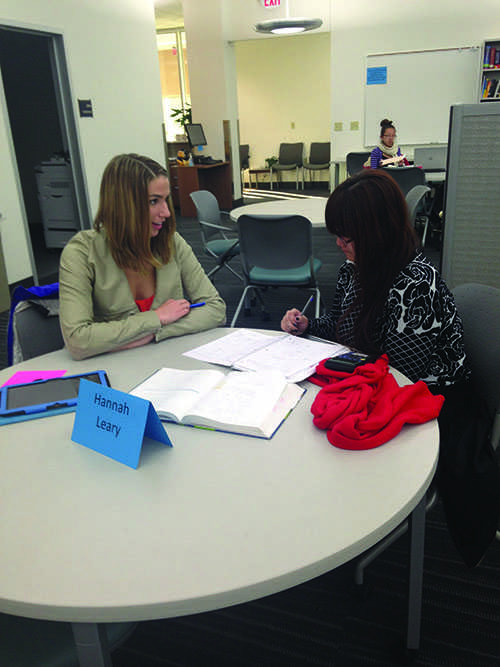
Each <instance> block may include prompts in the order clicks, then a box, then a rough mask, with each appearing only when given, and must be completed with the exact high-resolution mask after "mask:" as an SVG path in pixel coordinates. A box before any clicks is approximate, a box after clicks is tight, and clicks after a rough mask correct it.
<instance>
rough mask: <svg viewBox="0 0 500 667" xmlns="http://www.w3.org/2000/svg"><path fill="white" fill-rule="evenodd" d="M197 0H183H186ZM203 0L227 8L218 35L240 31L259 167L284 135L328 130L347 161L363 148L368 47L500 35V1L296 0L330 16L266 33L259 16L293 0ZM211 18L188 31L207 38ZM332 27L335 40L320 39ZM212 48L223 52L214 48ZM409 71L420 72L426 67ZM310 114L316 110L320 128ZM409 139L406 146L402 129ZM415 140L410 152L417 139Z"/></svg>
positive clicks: (413, 46) (432, 44) (241, 90)
mask: <svg viewBox="0 0 500 667" xmlns="http://www.w3.org/2000/svg"><path fill="white" fill-rule="evenodd" d="M196 2H197V0H184V6H186V3H189V4H192V5H194V4H196ZM221 3H222V4H221ZM198 4H199V3H198ZM203 4H204V6H205V5H206V8H207V9H206V10H205V11H206V12H207V14H209V13H210V12H211V13H212V16H214V15H215V11H214V7H215V5H217V7H218V10H217V11H218V12H219V13H220V10H222V16H223V18H222V19H220V18H219V19H218V20H221V21H222V23H221V26H222V33H221V34H220V35H219V36H218V39H219V38H220V39H224V40H226V41H227V40H229V41H234V40H236V43H235V51H236V58H237V81H238V112H237V113H238V117H239V121H240V134H241V141H242V143H249V144H250V148H251V152H252V158H251V164H252V166H255V167H258V166H262V165H263V160H264V158H265V157H268V156H269V155H270V154H272V153H274V152H276V150H277V148H278V147H279V143H280V142H281V141H287V140H289V139H290V140H292V139H295V140H297V141H300V140H303V141H304V142H305V144H306V145H307V146H309V143H310V142H311V141H318V140H322V139H323V135H324V134H325V133H326V135H327V136H325V139H327V138H328V135H330V136H331V140H332V148H333V156H334V157H335V158H337V159H339V160H343V159H345V155H346V153H348V152H349V151H351V150H364V145H363V141H364V139H363V138H364V74H365V57H366V55H368V54H376V53H386V52H394V51H412V50H413V51H419V50H423V49H436V48H447V47H458V46H470V45H475V44H481V43H482V42H483V41H484V40H487V39H492V38H498V37H500V14H499V12H498V7H499V0H476V1H475V2H473V3H465V2H457V1H456V0H438V2H436V0H404V2H402V1H401V0H351V1H350V2H339V1H338V0H289V9H290V15H295V16H298V15H300V16H306V17H309V18H313V17H320V18H322V19H323V21H324V25H323V27H322V28H321V29H320V30H319V31H315V32H311V33H308V34H304V35H300V36H297V37H267V36H261V35H258V34H257V33H255V32H254V30H253V25H254V23H255V22H256V21H257V20H264V19H267V18H275V17H277V16H285V3H283V7H282V8H280V9H276V10H264V9H263V8H262V6H261V4H260V2H259V1H258V0H207V1H206V2H205V3H203ZM205 18H206V17H205ZM211 20H212V19H209V20H208V22H207V21H205V22H204V23H202V22H201V21H199V22H198V26H197V29H196V31H195V32H193V33H191V35H189V27H188V26H186V30H187V32H188V39H189V38H190V39H191V42H192V43H194V42H195V41H197V40H198V39H201V40H202V41H205V42H206V39H207V37H206V35H204V34H203V33H204V32H210V27H211ZM324 31H326V34H324ZM326 35H328V39H329V40H330V44H329V45H328V44H327V42H326V41H321V40H322V39H325V40H326ZM316 47H317V48H316ZM214 57H215V58H219V56H218V53H217V52H216V51H214ZM210 58H211V52H210V48H207V49H205V52H204V60H203V64H202V66H203V68H207V67H209V66H210V65H209V64H208V60H209V59H210ZM219 73H220V74H221V73H222V70H219ZM408 74H409V76H414V77H418V72H409V73H408ZM190 76H191V77H192V76H194V72H193V71H192V68H191V72H190ZM198 83H199V84H200V90H199V95H200V96H201V97H203V95H206V96H209V95H210V86H209V85H208V84H207V85H205V86H203V81H202V80H201V79H200V80H199V81H198ZM436 94H439V91H436ZM328 96H330V97H328ZM200 112H201V113H203V112H202V111H201V109H200ZM422 113H425V100H423V102H422ZM308 116H310V117H311V118H314V127H311V126H310V124H309V123H308V120H307V118H308ZM201 119H202V118H201ZM293 121H295V124H296V125H295V130H292V129H291V126H290V124H291V122H293ZM352 121H355V122H356V121H357V122H358V123H359V130H351V129H350V127H351V122H352ZM334 122H342V123H343V130H342V131H341V132H334V131H333V127H334ZM299 124H300V127H298V125H299ZM401 142H402V145H403V148H405V145H404V137H401ZM408 148H409V151H408V152H409V153H410V154H411V153H412V150H413V147H411V146H410V147H408Z"/></svg>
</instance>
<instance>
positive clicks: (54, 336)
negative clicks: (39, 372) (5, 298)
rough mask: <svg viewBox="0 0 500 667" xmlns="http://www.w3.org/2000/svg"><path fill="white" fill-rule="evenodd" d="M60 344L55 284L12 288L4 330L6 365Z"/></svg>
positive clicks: (61, 343)
mask: <svg viewBox="0 0 500 667" xmlns="http://www.w3.org/2000/svg"><path fill="white" fill-rule="evenodd" d="M62 347H64V339H63V337H62V333H61V328H60V326H59V283H51V284H50V285H41V286H35V287H28V288H25V287H21V286H19V287H16V289H15V290H14V292H13V294H12V299H11V305H10V314H9V324H8V329H7V360H8V363H9V366H10V365H12V364H16V363H19V362H21V361H25V360H26V359H32V358H33V357H38V356H40V355H41V354H47V353H48V352H53V351H54V350H60V349H61V348H62Z"/></svg>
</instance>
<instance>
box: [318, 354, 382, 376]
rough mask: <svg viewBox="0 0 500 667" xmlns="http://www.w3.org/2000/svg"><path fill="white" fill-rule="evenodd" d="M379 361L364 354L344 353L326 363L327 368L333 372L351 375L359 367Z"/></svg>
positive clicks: (372, 356)
mask: <svg viewBox="0 0 500 667" xmlns="http://www.w3.org/2000/svg"><path fill="white" fill-rule="evenodd" d="M376 359H377V357H376V356H374V355H370V354H363V353H362V352H344V354H339V355H338V356H337V357H330V358H329V359H327V360H326V361H325V367H326V368H329V369H330V370H332V371H345V372H346V373H351V372H352V371H353V370H354V369H355V368H357V367H358V366H362V365H363V364H369V363H371V362H373V361H375V360H376Z"/></svg>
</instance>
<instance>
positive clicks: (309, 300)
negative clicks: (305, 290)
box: [290, 294, 314, 333]
mask: <svg viewBox="0 0 500 667" xmlns="http://www.w3.org/2000/svg"><path fill="white" fill-rule="evenodd" d="M313 301H314V294H312V295H311V296H310V297H309V299H308V300H307V303H306V305H305V306H304V307H303V308H302V310H301V311H300V313H299V314H298V315H296V316H295V327H296V328H295V330H293V331H291V332H290V333H297V332H298V328H297V327H298V324H299V321H300V318H301V317H302V316H303V315H305V313H306V310H307V309H308V308H309V305H310V304H311V303H312V302H313Z"/></svg>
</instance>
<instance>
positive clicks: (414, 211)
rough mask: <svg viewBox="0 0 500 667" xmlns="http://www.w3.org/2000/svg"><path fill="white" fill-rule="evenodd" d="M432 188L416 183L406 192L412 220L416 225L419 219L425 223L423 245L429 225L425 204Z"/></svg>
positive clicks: (423, 244)
mask: <svg viewBox="0 0 500 667" xmlns="http://www.w3.org/2000/svg"><path fill="white" fill-rule="evenodd" d="M430 191H431V189H430V187H429V186H427V185H415V186H414V187H413V188H412V189H411V190H409V191H408V192H407V193H406V203H407V205H408V212H409V214H410V222H411V224H412V225H413V226H414V227H416V225H417V221H418V222H419V223H422V224H423V225H424V232H423V234H422V246H425V239H426V238H427V228H428V226H429V212H428V210H427V207H426V206H425V202H426V196H427V193H428V192H430Z"/></svg>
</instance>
